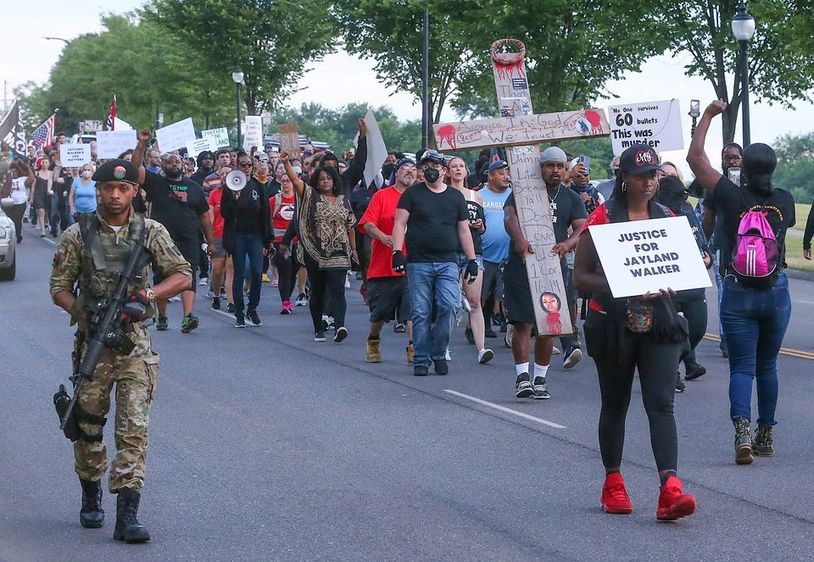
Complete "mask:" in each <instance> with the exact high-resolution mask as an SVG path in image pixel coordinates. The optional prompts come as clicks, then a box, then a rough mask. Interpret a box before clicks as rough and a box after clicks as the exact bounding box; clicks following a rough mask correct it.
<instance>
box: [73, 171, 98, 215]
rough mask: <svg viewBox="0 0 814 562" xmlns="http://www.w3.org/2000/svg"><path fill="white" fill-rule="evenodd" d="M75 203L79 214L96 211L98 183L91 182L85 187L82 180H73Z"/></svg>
mask: <svg viewBox="0 0 814 562" xmlns="http://www.w3.org/2000/svg"><path fill="white" fill-rule="evenodd" d="M73 189H74V195H73V203H74V207H75V208H76V212H77V213H92V212H94V211H95V210H96V182H95V181H93V180H91V181H90V183H89V184H88V185H84V184H83V183H82V180H80V179H78V178H77V179H75V180H73Z"/></svg>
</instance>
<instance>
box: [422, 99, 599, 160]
mask: <svg viewBox="0 0 814 562" xmlns="http://www.w3.org/2000/svg"><path fill="white" fill-rule="evenodd" d="M526 89H528V87H527V86H526ZM526 105H529V104H528V101H526ZM529 107H530V105H529ZM433 131H434V133H435V141H436V143H437V146H438V150H473V149H476V148H489V147H492V146H497V145H499V146H517V145H524V144H540V143H543V142H551V141H555V140H565V139H570V138H590V137H600V136H605V135H607V134H608V133H610V127H608V122H607V120H606V119H605V112H604V111H603V110H601V109H584V110H579V111H563V112H560V113H541V114H539V115H533V114H529V115H517V114H515V115H510V116H508V117H494V118H491V119H476V120H475V121H460V122H458V123H439V124H438V125H433Z"/></svg>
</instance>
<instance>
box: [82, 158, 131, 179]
mask: <svg viewBox="0 0 814 562" xmlns="http://www.w3.org/2000/svg"><path fill="white" fill-rule="evenodd" d="M91 179H92V180H93V181H95V182H98V183H104V182H106V181H126V182H129V183H138V168H136V167H135V166H134V165H133V164H131V163H130V162H128V161H127V160H120V159H119V158H112V159H110V160H107V161H105V163H104V164H102V165H101V166H99V168H98V169H97V170H96V172H95V173H94V174H93V177H92V178H91Z"/></svg>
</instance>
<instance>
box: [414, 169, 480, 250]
mask: <svg viewBox="0 0 814 562" xmlns="http://www.w3.org/2000/svg"><path fill="white" fill-rule="evenodd" d="M398 208H399V209H404V210H406V211H407V212H409V213H410V218H409V219H408V220H407V234H406V237H405V243H406V246H407V261H409V262H411V263H418V262H456V263H457V261H458V222H460V221H465V220H467V219H468V218H469V213H468V211H467V210H466V201H465V200H464V196H463V195H461V192H460V191H458V190H457V189H455V188H454V187H449V186H447V188H446V189H445V190H444V191H442V192H441V193H435V192H433V191H430V188H428V187H427V184H426V183H423V182H422V183H419V184H416V185H414V186H412V187H411V188H410V189H408V190H407V191H405V192H404V193H403V194H402V196H401V198H400V199H399V203H398Z"/></svg>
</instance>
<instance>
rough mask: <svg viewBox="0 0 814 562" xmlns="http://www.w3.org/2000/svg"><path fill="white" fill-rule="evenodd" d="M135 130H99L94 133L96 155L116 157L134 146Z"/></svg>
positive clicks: (103, 157) (135, 141)
mask: <svg viewBox="0 0 814 562" xmlns="http://www.w3.org/2000/svg"><path fill="white" fill-rule="evenodd" d="M137 142H138V141H137V140H136V131H134V130H133V129H124V130H122V131H119V130H116V131H99V132H97V133H96V156H98V157H99V158H102V159H105V158H118V157H119V154H121V153H122V152H124V151H126V150H132V149H134V148H136V143H137Z"/></svg>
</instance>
